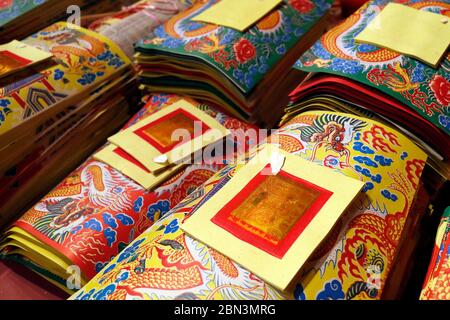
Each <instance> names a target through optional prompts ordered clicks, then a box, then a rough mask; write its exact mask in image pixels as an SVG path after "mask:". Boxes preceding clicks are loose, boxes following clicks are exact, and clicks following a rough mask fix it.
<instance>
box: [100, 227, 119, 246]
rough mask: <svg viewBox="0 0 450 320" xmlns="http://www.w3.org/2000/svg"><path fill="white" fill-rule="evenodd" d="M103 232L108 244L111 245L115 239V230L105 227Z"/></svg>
mask: <svg viewBox="0 0 450 320" xmlns="http://www.w3.org/2000/svg"><path fill="white" fill-rule="evenodd" d="M103 234H104V235H105V238H106V241H108V246H110V247H112V245H113V243H114V242H116V240H117V238H116V236H117V232H116V231H115V230H113V229H111V228H106V229H105V230H104V231H103Z"/></svg>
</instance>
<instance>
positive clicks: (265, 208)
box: [72, 111, 427, 300]
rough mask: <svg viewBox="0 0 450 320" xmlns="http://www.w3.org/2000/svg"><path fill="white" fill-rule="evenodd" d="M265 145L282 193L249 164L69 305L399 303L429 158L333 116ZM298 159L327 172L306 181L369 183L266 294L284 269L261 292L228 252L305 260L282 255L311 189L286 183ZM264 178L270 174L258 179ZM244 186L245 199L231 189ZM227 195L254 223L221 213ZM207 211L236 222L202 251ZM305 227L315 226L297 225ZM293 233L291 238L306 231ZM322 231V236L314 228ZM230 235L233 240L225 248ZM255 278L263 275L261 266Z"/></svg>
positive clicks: (358, 122)
mask: <svg viewBox="0 0 450 320" xmlns="http://www.w3.org/2000/svg"><path fill="white" fill-rule="evenodd" d="M267 142H268V143H269V144H271V145H272V143H274V144H278V145H279V146H280V148H281V150H284V151H282V152H283V153H280V154H284V155H285V162H284V165H283V161H281V162H280V161H278V160H277V161H274V162H273V163H275V164H276V165H275V166H278V170H280V168H281V171H276V170H275V173H274V171H272V175H267V176H269V177H270V179H272V180H270V181H275V182H276V184H277V185H278V186H280V185H283V184H286V183H287V184H286V185H285V186H284V187H282V188H274V187H271V186H267V185H266V186H265V187H262V188H259V186H261V185H264V183H263V182H264V181H268V180H264V179H261V178H260V177H261V175H260V174H261V172H262V171H261V172H258V173H256V175H255V176H254V178H252V177H253V176H252V175H250V176H245V175H243V174H242V172H244V171H246V172H248V170H249V167H248V164H245V163H238V164H232V165H228V166H227V167H225V168H224V169H222V170H221V171H220V172H219V173H217V174H216V175H214V176H213V177H212V178H211V179H210V180H209V181H208V182H206V183H205V184H203V185H202V186H201V187H199V188H198V189H197V190H196V192H194V193H192V194H191V195H190V196H188V197H187V198H186V199H185V200H184V201H183V202H182V205H179V206H177V207H176V208H174V209H172V210H170V211H168V212H167V213H166V214H165V215H164V217H162V218H161V219H159V221H157V222H155V223H154V224H153V225H152V226H151V227H150V228H149V229H148V230H147V231H145V232H144V233H143V234H142V235H141V236H139V237H138V238H137V239H136V240H134V241H133V242H132V243H131V244H129V245H128V246H127V247H126V248H125V249H124V250H123V251H122V252H121V253H120V254H119V255H118V256H117V257H115V258H114V259H112V261H110V262H109V263H107V264H106V265H105V267H104V268H103V269H102V270H101V271H100V272H99V273H98V274H97V275H96V276H95V277H94V278H93V279H92V280H91V281H90V282H89V283H88V284H87V285H86V286H85V287H84V288H82V289H81V290H80V291H79V292H77V293H76V294H75V295H73V296H72V299H111V300H114V299H189V300H193V299H206V300H210V299H245V300H249V299H300V300H304V299H319V300H320V299H325V300H329V299H380V298H389V297H390V298H392V297H396V296H398V295H399V294H400V292H401V286H402V284H403V282H402V278H403V277H404V276H405V274H406V273H405V265H404V264H399V263H398V260H399V254H401V255H402V256H403V257H402V258H405V256H404V252H405V250H403V249H404V248H405V245H408V244H409V242H411V241H412V239H411V238H410V235H411V232H414V227H415V226H416V223H415V221H416V217H417V216H420V215H421V214H423V210H424V208H425V207H426V205H424V203H423V202H426V201H427V197H426V193H424V191H423V188H422V183H421V175H422V171H423V168H424V166H425V162H426V160H427V156H426V154H425V153H424V152H423V151H421V149H420V148H418V147H417V146H416V145H415V144H414V143H412V142H411V141H410V140H409V139H408V138H407V137H406V136H405V135H403V134H402V133H400V132H399V131H397V130H394V129H392V128H390V127H388V126H386V125H384V124H382V123H380V122H377V121H373V120H370V119H366V118H362V117H358V116H354V115H349V114H344V113H336V112H329V111H308V112H303V113H300V114H298V115H296V116H295V117H293V118H292V119H291V120H290V121H289V122H287V123H286V124H285V125H284V126H282V127H281V129H279V130H278V132H277V133H276V134H274V135H272V136H271V137H270V139H269V140H267ZM261 147H263V145H261V146H260V147H259V148H257V149H255V150H256V151H255V150H253V151H251V152H250V153H249V157H250V158H252V157H253V158H252V160H251V161H253V159H255V158H256V157H257V156H258V154H259V153H260V152H261V151H258V149H260V148H261ZM265 148H267V145H266V147H265ZM263 150H264V149H263ZM280 152H281V151H280ZM280 154H279V155H280ZM292 158H295V159H297V160H294V161H301V162H302V163H308V165H305V166H306V167H308V168H309V167H311V168H312V167H313V166H314V167H315V168H317V167H320V170H319V169H314V170H309V171H310V172H307V173H306V174H308V175H309V176H312V177H314V178H315V179H321V177H320V176H321V174H322V172H325V170H326V171H327V172H328V173H327V174H330V172H331V174H332V175H333V176H335V175H336V174H337V175H339V176H340V177H341V178H342V179H343V178H346V179H350V180H352V181H356V182H357V183H362V184H363V188H362V192H360V194H359V196H358V197H356V198H355V200H354V201H353V202H352V203H351V205H350V206H349V207H348V208H347V210H346V211H345V213H344V214H343V215H342V216H341V217H340V218H339V219H338V220H337V221H336V222H335V224H334V227H333V228H332V229H331V230H330V232H329V233H328V234H327V235H326V237H325V238H323V239H322V238H319V239H317V237H316V239H315V241H317V240H321V244H320V245H319V246H318V247H316V248H315V250H314V251H312V253H311V254H310V255H309V256H308V259H307V262H306V263H305V265H303V267H302V268H301V269H300V272H299V273H298V274H297V276H296V277H294V278H293V280H292V282H291V283H290V285H289V286H288V287H287V288H286V289H285V290H279V289H277V288H275V287H274V286H272V285H271V284H269V283H272V280H271V275H272V276H273V277H274V278H275V277H278V276H283V274H284V271H285V270H284V269H282V268H280V269H277V271H276V272H273V268H272V269H271V270H272V273H271V274H270V272H269V273H267V270H266V277H267V279H266V280H263V279H262V278H260V277H259V276H258V274H257V273H255V272H254V271H253V270H249V269H247V268H246V267H243V266H242V264H241V263H238V262H237V260H240V259H244V258H246V255H245V254H242V256H241V257H238V256H236V259H231V258H230V257H229V256H227V255H224V254H221V253H220V252H221V250H229V248H230V247H232V246H235V241H238V240H239V241H240V243H241V245H240V247H239V248H240V250H241V252H242V253H245V252H247V250H248V249H249V246H253V247H255V246H258V247H261V248H262V249H260V250H259V253H257V255H256V254H255V256H253V258H252V259H253V262H254V263H255V264H257V263H258V258H257V257H259V256H264V257H267V255H268V254H269V255H273V256H274V257H279V258H280V259H284V256H287V255H289V256H290V257H292V255H294V256H297V257H300V256H304V252H305V250H298V251H296V250H294V249H293V248H292V247H289V246H288V247H287V248H286V244H288V245H289V244H290V243H291V242H290V240H288V238H289V239H290V232H291V231H289V230H286V225H287V226H292V224H293V223H294V222H293V221H292V220H293V217H295V216H298V214H297V213H298V212H297V211H300V212H302V211H303V210H304V208H305V204H304V203H303V202H302V201H298V193H297V192H296V191H295V190H296V187H295V186H298V185H297V183H300V184H301V183H304V182H301V180H298V181H297V182H293V181H295V179H291V178H292V176H291V177H289V174H286V172H285V170H287V169H286V166H289V162H290V161H293V160H292ZM270 161H272V160H270ZM277 163H278V164H277ZM263 164H264V163H263ZM269 164H270V166H269V167H272V170H273V168H274V167H275V166H272V162H270V163H269ZM258 168H259V167H258ZM265 168H268V167H263V169H262V170H264V169H265ZM297 169H301V168H300V167H298V166H294V167H293V168H292V166H290V169H289V170H297ZM250 170H253V169H251V168H250ZM258 170H259V169H258ZM277 172H278V173H277ZM319 172H321V174H319ZM266 174H267V172H266ZM280 174H281V176H280ZM257 177H259V178H257ZM277 177H280V179H278V178H277ZM322 178H323V177H322ZM248 179H252V180H251V181H252V182H250V185H253V187H255V185H256V189H255V190H259V191H252V192H248V190H246V189H247V188H248V186H249V185H246V183H247V182H246V181H247V180H248ZM267 179H269V178H267ZM237 185H240V186H241V187H238V188H235V186H237ZM306 185H308V184H306ZM229 186H233V188H230V187H229ZM310 186H311V185H310ZM267 187H268V188H267ZM294 187H295V188H294ZM312 187H314V186H312ZM230 191H231V192H232V193H233V194H234V193H237V198H239V200H238V201H243V202H241V203H242V204H241V206H244V207H245V208H246V210H245V211H246V212H247V213H249V214H248V215H246V213H245V212H242V210H241V209H242V208H241V209H239V208H240V207H239V205H238V207H237V209H233V210H235V211H232V213H230V211H227V210H225V211H223V210H224V209H225V208H228V206H229V205H230V204H231V203H232V202H233V203H234V202H235V199H237V198H234V199H233V200H232V202H229V203H228V204H223V203H222V202H223V201H225V200H224V199H228V198H229V195H228V193H229V192H230ZM246 191H247V192H246ZM303 191H305V190H303ZM322 191H323V190H322ZM325 191H326V190H325ZM346 191H347V190H345V188H341V190H337V192H339V193H341V192H344V193H345V192H346ZM255 192H257V194H254V193H255ZM319 192H321V191H320V190H319ZM331 197H333V195H332V196H331ZM319 198H320V197H319ZM248 199H251V201H250V200H249V201H247V200H248ZM273 199H278V200H277V201H273ZM335 200H337V201H339V199H335ZM326 203H327V202H325V206H326V205H327V204H326ZM223 205H224V206H223ZM233 205H235V203H234V204H233ZM291 205H293V207H291ZM222 206H223V207H222ZM314 206H315V205H314ZM211 208H212V209H213V210H214V212H217V210H219V213H220V214H225V215H228V217H229V219H228V221H222V222H223V223H224V224H222V226H223V228H225V226H226V225H228V227H230V226H231V225H233V228H232V229H228V230H230V231H229V233H228V231H226V230H225V229H227V228H225V229H223V228H222V230H220V228H218V226H217V225H216V226H215V228H216V230H218V231H217V233H216V234H215V235H216V237H214V236H213V235H210V237H209V238H205V240H204V241H200V240H196V238H193V237H192V236H190V235H188V234H186V233H185V232H184V231H183V230H184V229H185V228H186V225H187V224H190V221H192V220H193V219H197V218H198V217H199V216H198V215H204V214H205V213H206V214H208V213H207V212H206V211H210V210H209V209H211ZM207 209H208V210H207ZM247 209H248V210H247ZM236 210H237V211H238V212H240V213H239V216H238V215H237V214H235V213H236V212H237V211H236ZM307 210H312V209H311V207H310V209H307ZM230 214H231V215H230ZM300 216H301V214H300ZM306 216H308V214H305V215H304V216H301V217H300V218H299V220H298V221H303V220H302V219H304V217H306ZM196 217H197V218H196ZM257 217H259V218H257ZM216 218H218V217H216V216H214V218H213V219H212V220H205V221H204V223H205V225H208V226H211V224H212V223H216V222H214V221H215V219H216ZM308 219H309V218H308ZM315 219H316V218H313V220H312V221H315ZM321 219H322V222H324V223H326V224H327V225H329V224H330V223H333V222H334V221H329V220H328V219H327V218H326V217H321ZM323 219H325V220H323ZM294 220H295V219H294ZM298 221H297V222H298ZM297 222H295V228H297V227H300V228H303V227H304V226H303V227H302V223H300V225H297ZM311 223H313V222H311ZM323 225H324V224H322V223H320V224H319V225H317V224H315V227H316V228H317V227H319V228H321V227H322V226H323ZM278 227H280V228H278ZM311 227H312V226H311ZM309 228H310V225H307V226H306V229H304V231H303V232H308V230H309ZM283 230H284V231H287V232H288V233H287V234H286V233H284V231H283ZM280 232H281V234H280ZM224 234H227V235H226V236H227V238H229V237H234V239H233V240H232V241H224V242H223V243H222V244H221V245H218V243H220V241H221V239H222V235H224ZM283 234H284V235H283ZM270 235H272V236H270ZM280 235H281V237H280ZM312 236H313V237H314V235H312ZM243 239H247V240H246V241H244V240H243ZM291 240H292V239H291ZM209 242H214V243H215V246H216V248H214V249H213V248H212V247H210V246H209V245H207V243H209ZM244 242H246V243H244ZM277 243H278V244H277ZM252 244H254V245H252ZM302 246H303V248H304V249H306V251H309V250H310V249H311V248H310V243H309V242H308V241H306V242H303V243H302ZM235 248H236V247H235ZM286 249H287V253H285V251H286ZM252 250H256V249H255V248H253V249H252ZM292 250H294V251H295V252H292ZM156 252H157V253H158V254H155V253H156ZM254 252H255V251H254ZM406 252H407V250H406ZM272 258H273V257H272ZM247 260H248V259H247ZM274 260H279V259H278V258H277V259H274ZM402 260H403V259H402ZM258 268H259V269H260V270H262V269H264V268H265V266H264V265H259V266H258Z"/></svg>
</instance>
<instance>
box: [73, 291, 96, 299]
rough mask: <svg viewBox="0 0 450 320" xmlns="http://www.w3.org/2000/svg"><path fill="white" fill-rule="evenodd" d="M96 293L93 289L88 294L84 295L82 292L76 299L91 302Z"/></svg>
mask: <svg viewBox="0 0 450 320" xmlns="http://www.w3.org/2000/svg"><path fill="white" fill-rule="evenodd" d="M94 292H95V289H91V291H89V292H88V293H85V294H83V292H81V293H80V294H79V295H78V296H77V297H76V298H75V299H77V300H90V299H91V296H92V294H93V293H94Z"/></svg>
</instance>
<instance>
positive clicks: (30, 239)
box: [0, 94, 257, 293]
mask: <svg viewBox="0 0 450 320" xmlns="http://www.w3.org/2000/svg"><path fill="white" fill-rule="evenodd" d="M183 119H184V120H183ZM186 119H187V120H190V121H191V122H189V121H186ZM194 119H196V121H198V122H197V124H199V123H200V124H201V127H202V128H205V127H206V128H207V130H205V131H202V132H201V134H200V136H197V135H194V136H191V138H192V140H190V142H195V141H197V139H199V138H202V139H203V141H209V140H208V138H207V137H208V136H210V134H211V132H213V131H214V130H212V129H214V128H222V129H221V132H223V131H227V132H228V131H229V133H230V134H232V133H233V132H235V131H237V130H239V131H240V132H243V133H244V134H245V132H247V130H250V129H253V131H255V128H254V127H253V126H250V125H247V124H245V123H243V122H240V121H238V120H236V119H234V118H231V117H229V116H226V115H224V114H222V113H219V112H216V111H215V110H214V109H212V108H210V107H208V106H206V105H201V104H199V103H197V102H196V101H194V100H190V99H188V98H186V99H184V98H182V97H178V96H175V95H167V94H159V95H155V96H151V97H150V98H149V99H148V103H147V104H146V105H145V107H144V108H142V110H140V111H139V112H138V113H137V114H136V115H135V116H134V117H133V118H132V119H131V120H130V121H129V122H128V124H127V125H126V126H125V127H124V129H123V130H122V131H120V132H119V133H117V134H115V135H113V136H111V138H113V137H117V136H119V137H120V135H122V134H125V136H127V139H128V141H135V140H136V139H141V140H142V141H141V142H145V143H146V147H147V150H148V157H147V159H145V158H144V160H152V159H153V156H152V152H154V150H156V149H155V148H157V147H158V146H159V147H161V145H160V144H164V142H167V141H168V139H169V140H170V139H171V132H169V131H167V130H164V128H174V127H177V128H179V129H183V128H184V129H185V130H188V131H189V130H190V126H191V125H192V123H194ZM143 123H145V127H144V128H143V127H142V124H143ZM136 126H138V127H136ZM208 128H209V129H208ZM225 128H226V129H225ZM189 132H191V131H189ZM230 137H231V136H227V139H230ZM127 139H125V140H124V141H122V142H125V148H127ZM112 140H113V141H116V139H112ZM119 140H120V139H119ZM213 140H217V141H218V140H220V142H223V141H225V140H224V139H223V135H220V138H217V137H216V138H213ZM185 142H187V141H185ZM256 142H257V141H253V142H252V141H249V140H245V141H239V140H231V141H230V145H231V146H232V148H231V149H227V150H231V152H230V153H229V154H227V155H228V156H231V157H234V154H235V153H236V154H237V153H242V152H245V151H246V150H248V148H249V146H250V145H251V144H252V143H253V144H255V143H256ZM119 144H121V142H119ZM121 145H122V144H121ZM182 145H189V143H184V144H182ZM218 145H220V144H218ZM152 146H154V148H153V149H152V148H151V147H152ZM166 147H167V145H166ZM170 149H171V150H172V151H173V150H175V149H176V146H172V147H171V148H170ZM205 150H206V149H205ZM127 151H129V152H130V153H128V152H127ZM167 152H169V151H167ZM169 153H170V152H169ZM133 154H135V150H133V149H132V150H130V149H128V148H127V149H125V150H124V149H122V147H118V146H116V145H114V144H112V143H107V144H106V145H105V146H104V148H102V149H100V150H99V151H97V152H96V153H94V154H93V155H92V157H90V158H89V159H88V160H87V161H86V162H85V163H84V164H82V165H81V166H80V167H79V168H77V169H76V170H75V171H73V172H72V173H71V174H70V175H69V176H67V177H66V178H65V179H64V180H63V181H62V182H61V183H60V184H59V185H58V186H56V187H55V188H54V189H53V190H52V191H51V192H50V193H49V194H47V195H46V196H45V197H44V198H43V199H42V200H40V201H39V202H37V203H36V204H35V205H34V206H32V208H31V209H29V210H28V211H27V212H26V214H25V215H24V216H23V217H21V218H20V219H19V220H18V221H17V222H16V223H15V224H14V225H13V226H12V227H11V228H10V229H9V230H8V231H7V232H6V233H5V234H4V236H3V241H2V243H1V244H0V248H1V256H2V257H3V258H6V259H9V260H13V261H17V262H20V263H23V264H25V265H27V266H28V267H30V268H31V269H32V270H34V271H35V272H37V273H38V274H40V275H42V276H44V277H45V278H47V279H48V280H49V281H51V282H52V283H54V284H55V285H57V286H58V287H60V288H62V289H63V290H65V291H67V292H69V293H70V292H71V293H73V292H74V291H73V290H76V289H79V288H77V287H76V286H75V285H74V286H72V287H70V286H69V287H68V284H67V283H66V280H67V279H68V278H69V277H70V275H71V274H74V273H73V272H74V271H76V269H74V268H79V270H80V274H81V279H80V281H81V284H82V285H83V284H85V283H86V282H87V281H88V280H89V279H91V278H92V277H94V276H95V275H96V274H97V272H99V271H100V270H102V269H103V267H104V266H105V265H106V264H107V263H108V262H109V261H110V260H111V259H112V258H113V257H115V256H116V255H117V254H119V252H121V251H122V252H123V249H124V248H126V247H127V245H128V244H129V243H130V242H131V241H133V240H134V239H135V238H136V237H138V236H139V235H140V234H141V233H142V232H143V231H145V230H146V229H147V228H148V227H149V226H151V225H152V224H153V223H155V222H156V221H158V220H159V219H160V218H162V217H163V216H164V215H165V214H166V213H167V212H168V211H169V210H171V209H172V208H174V207H175V206H176V205H179V206H180V207H182V206H183V200H184V199H185V198H186V197H187V196H188V195H189V194H190V193H192V192H194V191H195V190H196V188H197V187H198V186H200V185H202V184H203V183H204V182H205V181H207V180H208V179H209V178H210V177H211V176H213V175H214V174H215V173H216V172H217V171H218V170H219V169H221V168H223V167H224V164H223V159H222V158H218V160H216V158H215V157H216V156H217V157H218V156H219V154H216V155H211V156H210V157H207V156H205V157H201V158H198V159H197V160H198V161H195V162H192V163H190V164H180V165H177V167H176V168H173V167H171V168H167V170H162V171H161V170H159V172H158V173H155V172H152V171H150V170H148V169H147V168H146V167H145V166H146V164H147V163H148V161H143V163H142V162H140V161H139V160H137V159H136V158H135V157H134V156H133ZM210 154H211V153H210ZM137 156H138V157H139V153H138V154H137ZM150 162H151V161H150ZM197 192H198V191H197ZM176 227H177V226H176V225H175V224H172V225H171V226H169V227H168V228H167V230H166V231H167V233H168V234H170V233H172V232H174V231H175V230H176ZM171 248H177V243H175V242H173V241H162V242H161V243H160V248H159V249H158V250H160V251H161V253H163V252H165V251H166V250H171ZM136 270H137V269H136ZM71 283H72V282H71ZM72 284H73V283H72ZM0 287H1V284H0Z"/></svg>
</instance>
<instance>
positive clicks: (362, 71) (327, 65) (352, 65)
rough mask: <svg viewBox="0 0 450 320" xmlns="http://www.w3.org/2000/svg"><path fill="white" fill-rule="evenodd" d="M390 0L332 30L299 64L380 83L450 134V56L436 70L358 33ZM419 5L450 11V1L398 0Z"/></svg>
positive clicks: (376, 3)
mask: <svg viewBox="0 0 450 320" xmlns="http://www.w3.org/2000/svg"><path fill="white" fill-rule="evenodd" d="M388 2H390V1H388V0H374V1H370V2H368V3H367V4H365V5H364V6H362V7H361V8H360V9H359V10H357V11H356V12H355V13H354V14H353V15H352V16H350V17H349V18H348V19H347V20H345V21H344V22H342V23H341V24H339V25H338V26H336V27H335V28H333V29H332V30H330V31H329V32H328V33H326V34H325V35H324V36H323V37H322V38H321V39H320V40H319V41H317V43H316V44H314V46H312V48H311V49H310V50H308V51H307V52H305V54H304V55H303V56H302V57H301V58H300V60H299V61H297V63H296V68H299V69H301V70H303V71H307V72H324V73H333V74H337V75H340V76H345V77H348V78H351V79H352V80H355V81H359V82H362V83H364V84H366V85H369V86H372V87H375V88H377V89H379V90H381V91H383V92H384V93H386V94H388V95H390V96H392V97H393V98H395V99H397V100H399V101H400V102H402V103H404V104H405V105H407V106H409V107H410V108H411V109H413V110H414V111H416V112H417V113H419V114H420V115H421V116H422V117H423V118H424V119H426V120H428V121H430V122H432V123H433V124H434V125H436V126H437V127H438V128H441V129H442V130H443V131H445V132H446V133H447V134H449V133H450V130H449V127H448V125H447V121H445V120H444V119H446V118H447V117H448V116H450V89H449V88H450V74H449V72H448V70H449V68H450V56H449V55H448V54H447V56H446V57H444V58H443V60H442V62H441V63H440V65H439V66H438V67H437V68H436V69H434V68H432V67H430V66H428V65H426V64H424V63H422V62H420V61H418V60H415V59H413V58H410V57H408V56H405V55H401V54H399V53H396V52H393V51H391V50H388V49H383V48H379V47H376V46H373V45H368V44H357V43H355V37H356V36H357V35H358V34H359V33H360V32H361V31H362V30H363V29H364V28H365V27H366V26H367V24H368V23H370V21H371V20H372V19H373V18H374V17H375V16H376V15H377V14H378V13H379V12H380V11H381V10H382V9H383V7H384V6H385V5H386V4H387V3H388ZM396 2H399V3H402V4H404V5H408V6H410V7H412V8H416V9H419V10H427V11H431V12H435V13H439V14H442V15H447V16H450V2H449V1H448V0H439V1H428V0H408V1H403V0H398V1H396Z"/></svg>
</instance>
